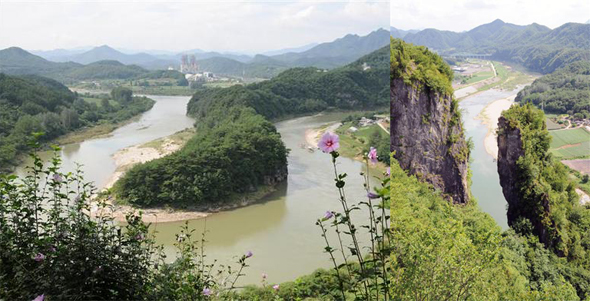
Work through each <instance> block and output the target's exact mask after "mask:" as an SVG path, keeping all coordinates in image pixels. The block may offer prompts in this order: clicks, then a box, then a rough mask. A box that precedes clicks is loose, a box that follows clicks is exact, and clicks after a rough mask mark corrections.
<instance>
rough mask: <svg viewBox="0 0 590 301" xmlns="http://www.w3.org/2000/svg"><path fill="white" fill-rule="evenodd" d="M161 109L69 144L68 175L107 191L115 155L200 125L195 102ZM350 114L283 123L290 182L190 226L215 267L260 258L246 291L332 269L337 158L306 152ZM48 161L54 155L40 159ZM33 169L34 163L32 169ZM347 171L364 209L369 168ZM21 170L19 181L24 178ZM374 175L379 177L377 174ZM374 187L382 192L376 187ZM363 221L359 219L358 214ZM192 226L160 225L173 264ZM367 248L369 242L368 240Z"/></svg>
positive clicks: (343, 162) (343, 168)
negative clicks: (319, 132) (322, 223)
mask: <svg viewBox="0 0 590 301" xmlns="http://www.w3.org/2000/svg"><path fill="white" fill-rule="evenodd" d="M150 98H152V99H154V100H156V104H155V105H154V107H153V108H152V109H151V110H150V111H148V112H146V113H144V114H143V115H142V116H141V117H140V118H139V120H138V121H135V122H132V123H130V124H128V125H125V126H123V127H121V128H119V129H117V130H116V131H114V132H113V133H112V134H111V135H110V136H108V137H104V138H97V139H91V140H87V141H84V142H82V143H76V144H71V145H66V146H64V147H63V149H62V151H61V154H60V155H61V158H62V160H63V167H62V170H63V171H72V170H74V169H75V167H76V163H79V164H82V165H83V167H82V170H83V171H84V174H85V178H86V180H87V181H93V182H95V184H96V186H97V187H98V188H101V187H103V186H104V185H105V184H106V183H107V181H108V180H109V178H110V176H111V175H112V174H113V172H114V171H115V163H114V161H113V158H112V155H113V154H114V153H115V152H117V151H118V150H120V149H123V148H125V147H129V146H132V145H136V144H141V143H145V142H148V141H151V140H154V139H158V138H161V137H165V136H168V135H170V134H173V133H175V132H177V131H180V130H182V129H185V128H187V127H190V126H192V123H193V120H192V119H191V118H188V117H186V116H185V112H186V104H187V102H188V100H189V98H188V97H176V96H150ZM345 115H348V114H342V113H333V114H325V115H316V116H311V117H301V118H296V119H291V120H287V121H283V122H279V123H277V124H276V127H277V129H278V131H279V132H280V134H281V136H282V140H283V141H284V143H285V145H286V146H287V148H289V149H290V153H289V158H288V163H289V176H288V180H287V181H286V182H284V183H283V184H281V185H279V186H278V189H277V190H276V191H275V192H273V193H272V194H270V195H269V196H267V197H266V198H264V199H263V200H261V201H260V202H258V203H257V204H254V205H250V206H247V207H244V208H239V209H235V210H230V211H224V212H220V213H215V214H212V215H210V216H209V217H207V218H203V219H197V220H190V221H188V225H189V227H190V228H191V229H195V233H194V235H195V236H194V238H195V239H197V240H198V239H200V237H201V233H203V232H204V231H206V232H205V233H206V240H207V243H206V245H205V251H206V254H207V259H208V261H209V262H211V261H213V260H214V259H216V260H218V263H221V264H228V263H232V262H235V261H236V260H237V258H238V257H239V256H241V255H242V254H244V253H245V252H247V251H252V252H253V254H254V256H253V257H252V258H250V259H249V261H248V264H249V265H250V267H249V268H248V269H247V270H246V271H245V274H246V276H245V277H244V278H242V279H241V281H240V282H241V283H239V284H259V283H260V280H261V276H260V275H261V274H262V273H266V274H268V281H269V282H270V283H276V282H283V281H290V280H294V279H295V278H297V277H298V276H301V275H305V274H308V273H311V272H313V271H314V270H315V269H317V268H320V267H325V268H327V267H330V266H331V262H330V261H328V256H327V254H324V253H323V249H324V242H323V239H322V237H321V236H320V229H319V228H318V227H317V226H316V225H315V222H316V220H317V219H318V218H319V217H321V216H323V214H324V213H325V212H326V211H327V210H339V209H340V203H339V201H338V196H337V190H336V188H335V187H334V180H333V176H334V175H333V170H332V163H331V158H330V156H329V155H327V154H324V153H322V152H319V151H315V152H310V151H309V150H307V149H306V148H302V147H301V145H302V143H304V142H305V132H306V130H308V129H313V128H317V127H319V126H321V125H324V124H327V123H331V122H334V121H340V120H342V118H344V116H345ZM40 155H41V156H42V158H44V159H48V158H50V156H51V155H52V154H51V152H43V153H41V154H40ZM25 163H30V162H25ZM338 169H339V172H341V173H342V172H346V173H347V174H348V177H347V178H346V179H347V186H346V189H347V197H348V198H349V199H354V201H356V202H358V201H360V200H364V199H365V195H366V193H365V191H364V188H363V186H362V181H363V178H362V176H361V175H360V172H361V171H364V170H365V168H364V164H362V163H361V162H358V161H354V160H351V159H347V158H339V159H338ZM24 172H25V171H24V169H23V168H22V167H21V168H19V169H18V170H17V174H20V175H22V174H23V173H24ZM371 173H372V174H373V175H378V172H377V171H375V170H371ZM372 185H377V184H374V183H372ZM357 217H359V216H358V215H357ZM184 223H185V222H184V221H180V222H169V223H157V224H153V225H152V227H153V229H154V230H155V233H156V241H157V242H158V243H160V244H163V245H164V251H165V252H166V253H167V254H168V255H169V257H170V258H173V257H174V256H175V253H176V250H175V247H174V243H175V239H176V234H177V233H179V232H180V227H181V226H182V225H184ZM362 240H363V241H365V242H366V238H364V239H362Z"/></svg>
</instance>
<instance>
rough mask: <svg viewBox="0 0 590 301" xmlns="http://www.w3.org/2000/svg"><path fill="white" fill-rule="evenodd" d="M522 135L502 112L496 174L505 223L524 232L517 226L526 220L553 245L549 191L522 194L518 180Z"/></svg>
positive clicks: (545, 240) (552, 221)
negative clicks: (498, 180)
mask: <svg viewBox="0 0 590 301" xmlns="http://www.w3.org/2000/svg"><path fill="white" fill-rule="evenodd" d="M522 136H523V134H522V130H521V129H520V128H519V127H518V126H513V125H510V122H509V121H508V120H507V119H506V118H505V117H504V116H501V117H500V118H499V119H498V174H499V175H500V186H502V193H503V194H504V198H506V202H508V212H507V217H508V225H509V226H510V227H512V228H515V227H516V231H517V232H524V231H525V230H526V229H520V228H522V227H523V226H524V225H518V223H520V222H522V221H524V220H528V221H529V222H530V224H531V226H532V233H533V234H535V235H536V236H537V237H538V238H539V241H540V242H541V243H543V244H545V246H547V247H549V248H552V249H555V246H557V244H558V243H559V242H560V240H561V239H560V238H559V236H558V235H556V233H552V231H550V229H555V228H556V224H555V221H554V220H553V219H552V218H551V216H550V213H551V205H550V196H549V194H548V193H546V192H542V191H540V192H539V193H537V194H536V195H535V196H534V197H531V196H525V195H523V187H521V185H522V184H521V183H522V178H523V177H524V175H523V172H524V171H523V170H521V168H519V165H518V163H517V162H518V160H519V159H520V158H521V157H523V156H525V149H524V145H523V138H522ZM524 227H526V226H524ZM557 253H558V255H563V252H557Z"/></svg>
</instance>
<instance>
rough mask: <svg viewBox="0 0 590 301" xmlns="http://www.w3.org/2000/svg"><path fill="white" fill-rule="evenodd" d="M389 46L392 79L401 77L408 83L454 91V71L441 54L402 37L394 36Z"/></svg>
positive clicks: (447, 91) (443, 91)
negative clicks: (401, 38)
mask: <svg viewBox="0 0 590 301" xmlns="http://www.w3.org/2000/svg"><path fill="white" fill-rule="evenodd" d="M389 47H390V52H391V54H390V55H391V63H390V64H391V66H390V67H391V79H396V78H401V79H403V80H404V82H405V83H406V84H408V85H415V84H417V85H419V86H421V85H424V87H425V88H428V89H431V90H434V91H438V92H440V93H443V94H452V93H453V87H452V85H451V83H452V81H453V72H452V70H451V68H450V67H449V66H448V65H447V64H446V63H445V62H444V60H443V59H442V58H441V57H440V56H439V55H437V54H436V53H434V52H431V51H429V50H428V48H426V47H424V46H415V45H412V44H408V43H406V42H404V41H402V40H400V39H393V38H392V39H391V43H390V46H389Z"/></svg>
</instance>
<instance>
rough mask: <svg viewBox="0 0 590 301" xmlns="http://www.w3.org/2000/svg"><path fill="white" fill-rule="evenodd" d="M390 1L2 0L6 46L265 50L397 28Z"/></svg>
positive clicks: (1, 32) (0, 33)
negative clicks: (393, 25) (392, 20)
mask: <svg viewBox="0 0 590 301" xmlns="http://www.w3.org/2000/svg"><path fill="white" fill-rule="evenodd" d="M388 8H389V3H387V2H362V3H350V2H319V1H290V2H286V1H268V0H267V1H265V2H257V1H242V2H236V1H219V2H211V1H188V0H187V1H182V0H175V1H174V2H167V1H158V0H151V1H150V0H148V1H139V0H135V1H132V0H127V1H124V2H121V1H82V0H79V1H71V0H70V1H53V2H46V1H45V2H41V1H30V0H29V1H27V2H19V1H14V0H12V1H11V0H8V1H7V0H0V49H1V48H5V47H10V46H19V47H23V48H25V49H54V48H74V47H82V46H97V45H103V44H108V45H111V46H113V47H120V48H127V49H163V50H174V51H180V50H186V49H194V48H201V49H205V50H222V51H247V52H259V51H266V50H273V49H279V48H286V47H296V46H301V45H305V44H308V43H312V42H324V41H331V40H333V39H336V38H338V37H341V36H343V35H345V34H348V33H356V34H361V35H365V34H367V33H369V32H370V31H372V30H375V29H377V28H379V27H385V28H387V27H388V26H389V14H388Z"/></svg>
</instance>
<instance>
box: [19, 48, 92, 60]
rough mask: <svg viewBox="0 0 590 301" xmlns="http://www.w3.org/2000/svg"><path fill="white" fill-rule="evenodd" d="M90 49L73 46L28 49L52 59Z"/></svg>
mask: <svg viewBox="0 0 590 301" xmlns="http://www.w3.org/2000/svg"><path fill="white" fill-rule="evenodd" d="M88 50H90V48H75V49H53V50H30V51H29V52H30V53H32V54H34V55H38V56H40V57H42V58H44V59H46V60H50V61H54V60H58V61H59V59H60V58H61V57H66V56H72V55H76V54H80V53H83V52H86V51H88Z"/></svg>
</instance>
